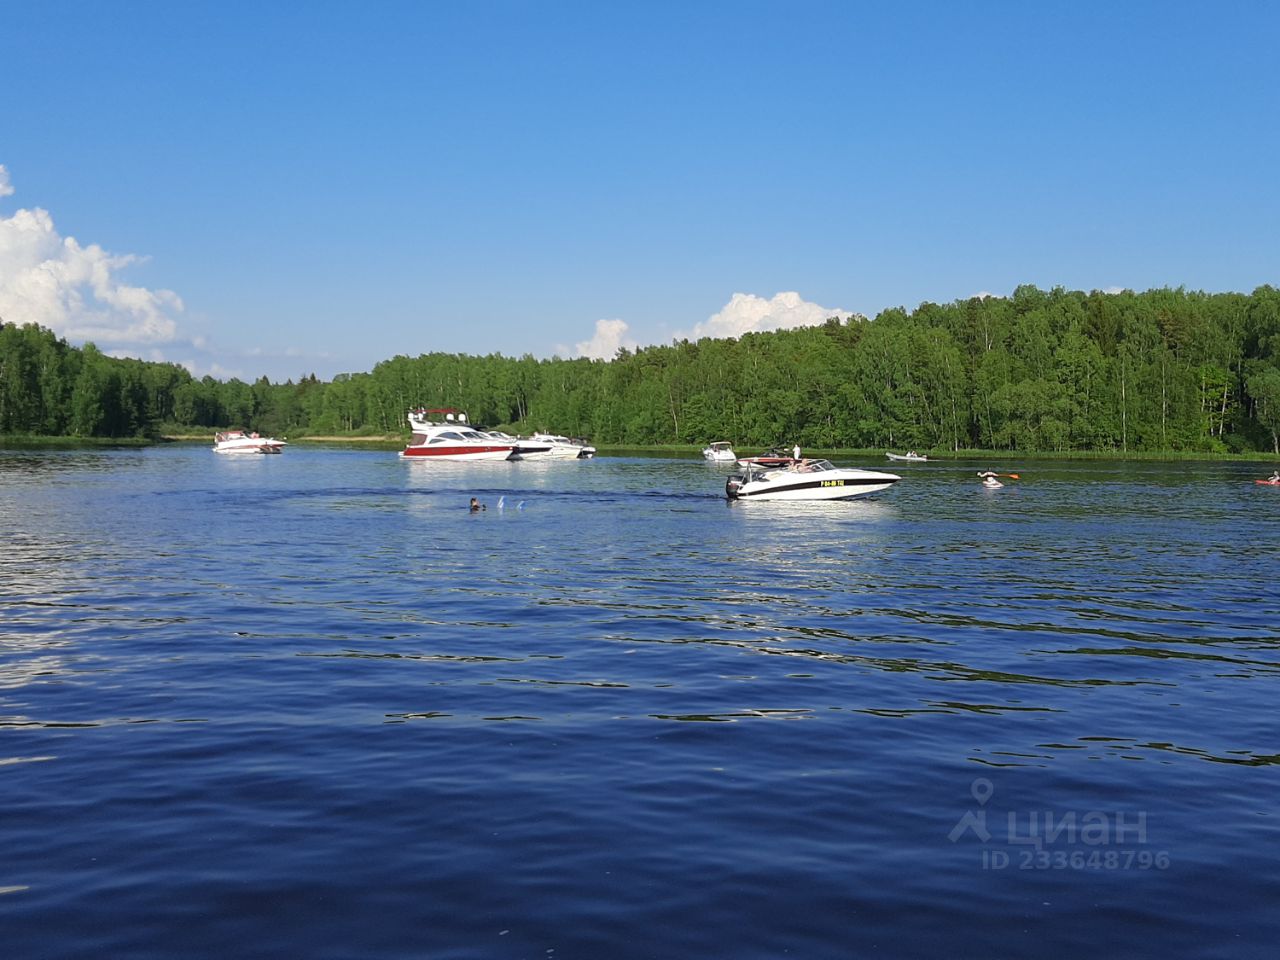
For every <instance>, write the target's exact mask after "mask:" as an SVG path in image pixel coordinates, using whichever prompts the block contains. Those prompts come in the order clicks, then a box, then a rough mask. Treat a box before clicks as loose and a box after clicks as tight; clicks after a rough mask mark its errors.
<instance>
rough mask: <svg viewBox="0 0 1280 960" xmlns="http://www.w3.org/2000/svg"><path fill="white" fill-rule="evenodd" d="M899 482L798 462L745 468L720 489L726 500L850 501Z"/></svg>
mask: <svg viewBox="0 0 1280 960" xmlns="http://www.w3.org/2000/svg"><path fill="white" fill-rule="evenodd" d="M901 479H902V478H901V477H899V476H897V475H895V474H892V473H880V472H879V471H877V470H860V469H856V468H852V467H837V466H834V465H833V464H832V463H831V461H830V460H801V461H800V462H799V463H796V464H793V465H792V466H789V467H782V468H777V469H771V470H770V469H761V468H758V467H747V469H746V470H745V471H743V472H742V473H740V474H734V475H733V476H732V477H730V478H729V479H728V481H727V482H726V483H725V485H724V492H725V495H726V496H728V497H729V499H730V500H852V499H853V498H854V497H862V496H866V495H867V494H869V493H875V492H877V491H879V490H885V489H887V488H889V487H891V486H893V485H894V484H895V483H897V482H898V481H899V480H901Z"/></svg>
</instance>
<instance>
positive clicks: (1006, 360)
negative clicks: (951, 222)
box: [0, 286, 1280, 453]
mask: <svg viewBox="0 0 1280 960" xmlns="http://www.w3.org/2000/svg"><path fill="white" fill-rule="evenodd" d="M419 405H426V406H450V407H457V408H459V409H463V410H466V411H467V412H468V413H469V415H470V417H471V419H472V420H473V421H474V422H477V423H482V424H487V425H491V426H501V427H505V428H508V429H512V430H516V431H521V432H528V431H531V430H536V429H549V430H554V431H556V432H560V433H570V434H574V435H579V436H589V437H592V438H594V439H595V441H596V442H597V443H605V444H670V443H690V444H701V443H704V442H706V441H708V440H714V439H728V440H731V441H733V442H734V443H737V444H741V445H743V446H745V447H747V448H753V447H762V446H765V445H769V444H773V443H780V442H786V443H796V442H798V443H800V444H802V445H804V446H811V447H860V448H877V447H884V448H891V447H913V448H915V449H920V450H923V449H931V450H942V449H953V450H954V449H971V448H988V449H1008V450H1022V451H1076V450H1081V451H1083V450H1104V451H1117V452H1125V451H1205V452H1220V453H1229V452H1243V451H1250V450H1268V451H1274V452H1277V453H1280V290H1277V289H1275V288H1273V287H1270V286H1264V287H1259V288H1258V289H1257V290H1255V291H1254V292H1253V293H1252V294H1238V293H1220V294H1206V293H1189V292H1186V291H1184V290H1180V289H1179V290H1170V289H1161V290H1150V291H1147V292H1146V293H1132V292H1128V291H1126V292H1123V293H1114V294H1108V293H1100V292H1097V291H1095V292H1092V293H1081V292H1078V291H1069V290H1063V289H1061V288H1057V289H1054V290H1051V291H1043V290H1039V289H1037V288H1035V287H1032V286H1022V287H1019V288H1018V289H1017V290H1015V291H1014V292H1013V295H1012V296H1010V297H1007V298H996V297H986V298H974V299H971V300H961V301H956V302H954V303H950V304H944V305H939V304H933V303H924V304H921V305H920V306H919V307H918V308H916V310H914V311H913V312H911V313H907V312H906V311H904V310H900V309H894V310H886V311H884V312H883V313H881V314H880V315H879V316H877V317H876V318H875V319H873V320H867V319H864V318H861V317H854V318H852V319H850V320H848V321H840V320H835V319H833V320H829V321H828V322H827V323H826V324H824V325H822V326H818V327H806V328H802V329H797V330H785V331H777V332H772V333H753V334H747V335H745V336H743V337H741V338H740V339H737V340H712V339H704V340H699V341H697V342H696V343H693V342H689V341H680V342H678V343H674V344H672V345H669V346H654V347H645V348H643V349H639V350H636V351H635V352H629V351H626V350H622V351H619V353H618V355H617V356H616V357H614V358H613V359H612V360H608V361H602V360H586V359H577V360H561V359H551V360H537V359H535V358H534V357H532V356H528V355H526V356H524V357H520V358H514V357H504V356H501V355H498V354H490V355H488V356H469V355H462V354H444V353H428V354H423V355H421V356H418V357H406V356H398V357H394V358H393V359H390V360H386V361H383V362H382V363H379V364H378V365H377V366H375V367H374V368H373V370H372V371H371V372H369V373H354V374H340V375H339V376H336V377H334V379H333V380H332V381H331V382H323V381H320V380H317V379H316V378H315V376H309V377H304V378H303V379H302V380H300V381H298V382H297V383H294V382H292V381H289V382H287V383H283V384H278V383H277V384H273V383H269V382H268V381H267V380H266V378H262V379H260V380H258V381H256V382H255V383H252V384H249V383H244V382H243V381H240V380H235V379H233V380H228V381H225V382H222V381H217V380H214V379H213V378H211V377H204V378H202V379H196V378H193V377H192V376H191V375H190V374H189V373H188V372H187V371H186V370H185V369H183V368H182V367H179V366H177V365H174V364H167V363H151V362H146V361H142V360H118V359H114V358H111V357H107V356H105V355H104V354H102V353H101V352H100V351H99V350H97V349H96V348H95V347H94V346H93V345H92V344H87V345H86V346H85V347H83V348H76V347H72V346H69V345H68V344H67V343H66V342H65V341H63V340H61V339H59V338H58V337H56V336H55V335H54V334H53V333H52V332H50V331H48V330H45V329H43V328H40V327H38V326H35V325H22V326H20V325H17V324H15V323H13V322H3V323H2V324H0V434H9V435H13V434H32V435H44V436H63V435H67V436H83V437H133V436H157V435H159V434H161V433H174V432H188V433H190V432H203V431H204V430H212V428H214V427H219V426H242V427H248V428H253V429H256V430H258V431H260V432H263V433H270V434H276V435H281V434H287V435H290V436H295V437H296V436H305V435H307V434H313V435H322V434H333V433H362V432H363V433H369V434H396V433H401V432H404V430H405V426H404V414H405V411H406V410H407V409H409V408H410V407H412V406H419Z"/></svg>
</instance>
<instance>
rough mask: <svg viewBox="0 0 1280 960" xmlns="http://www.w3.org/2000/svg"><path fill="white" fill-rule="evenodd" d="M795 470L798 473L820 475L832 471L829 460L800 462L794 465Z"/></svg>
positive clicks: (832, 467)
mask: <svg viewBox="0 0 1280 960" xmlns="http://www.w3.org/2000/svg"><path fill="white" fill-rule="evenodd" d="M795 469H796V470H797V471H798V472H800V473H822V472H823V471H825V470H834V469H835V467H834V466H833V465H832V463H831V461H830V460H802V461H801V462H800V463H798V464H796V465H795Z"/></svg>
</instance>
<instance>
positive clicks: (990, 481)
mask: <svg viewBox="0 0 1280 960" xmlns="http://www.w3.org/2000/svg"><path fill="white" fill-rule="evenodd" d="M982 485H983V486H984V487H986V488H987V489H988V490H999V489H1000V488H1001V487H1003V486H1004V484H1003V483H1001V482H1000V481H999V480H997V479H996V478H995V477H983V478H982Z"/></svg>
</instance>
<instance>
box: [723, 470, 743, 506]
mask: <svg viewBox="0 0 1280 960" xmlns="http://www.w3.org/2000/svg"><path fill="white" fill-rule="evenodd" d="M742 481H743V476H742V474H740V473H735V474H734V475H733V476H731V477H730V478H729V479H728V480H726V481H725V482H724V495H725V496H726V497H728V498H729V499H730V500H736V499H738V488H739V487H741V486H742Z"/></svg>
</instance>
